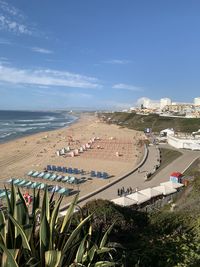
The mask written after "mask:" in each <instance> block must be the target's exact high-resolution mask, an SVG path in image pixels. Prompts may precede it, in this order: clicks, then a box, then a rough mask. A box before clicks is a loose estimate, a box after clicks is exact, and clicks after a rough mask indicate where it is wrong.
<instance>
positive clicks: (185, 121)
mask: <svg viewBox="0 0 200 267" xmlns="http://www.w3.org/2000/svg"><path fill="white" fill-rule="evenodd" d="M99 116H100V117H102V116H104V118H105V119H106V120H107V119H108V118H110V119H109V122H110V123H114V124H118V125H120V126H126V127H128V128H131V129H134V130H138V131H144V129H145V128H152V130H153V132H160V131H161V130H163V129H166V128H172V127H173V128H174V129H175V131H176V132H187V133H191V132H194V131H197V130H198V129H199V125H200V118H174V117H161V116H159V115H158V114H149V115H147V116H146V115H140V114H136V113H125V112H114V113H102V114H99Z"/></svg>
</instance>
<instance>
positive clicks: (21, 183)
mask: <svg viewBox="0 0 200 267" xmlns="http://www.w3.org/2000/svg"><path fill="white" fill-rule="evenodd" d="M26 183H27V181H26V180H22V181H21V182H19V183H18V184H17V186H23V185H24V184H26Z"/></svg>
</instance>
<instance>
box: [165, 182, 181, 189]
mask: <svg viewBox="0 0 200 267" xmlns="http://www.w3.org/2000/svg"><path fill="white" fill-rule="evenodd" d="M160 185H164V186H170V187H173V188H175V189H178V188H181V187H183V186H184V184H181V183H173V182H172V181H168V182H164V183H161V184H160Z"/></svg>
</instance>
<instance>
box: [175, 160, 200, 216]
mask: <svg viewBox="0 0 200 267" xmlns="http://www.w3.org/2000/svg"><path fill="white" fill-rule="evenodd" d="M184 175H185V176H186V177H187V176H189V177H190V178H192V180H191V182H190V184H189V186H187V187H186V188H185V189H184V190H183V193H182V195H181V196H180V198H179V199H178V200H177V201H176V204H177V209H178V210H181V211H184V212H190V214H192V215H193V216H195V217H196V216H197V217H198V216H199V215H200V194H199V192H200V159H197V160H195V161H194V162H193V164H192V165H191V166H190V167H189V168H188V169H187V170H186V171H185V173H184Z"/></svg>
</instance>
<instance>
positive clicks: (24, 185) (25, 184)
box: [20, 180, 30, 187]
mask: <svg viewBox="0 0 200 267" xmlns="http://www.w3.org/2000/svg"><path fill="white" fill-rule="evenodd" d="M24 181H25V180H24ZM29 182H30V181H25V183H23V184H22V185H20V186H21V187H26V186H27V184H28V183H29Z"/></svg>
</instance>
